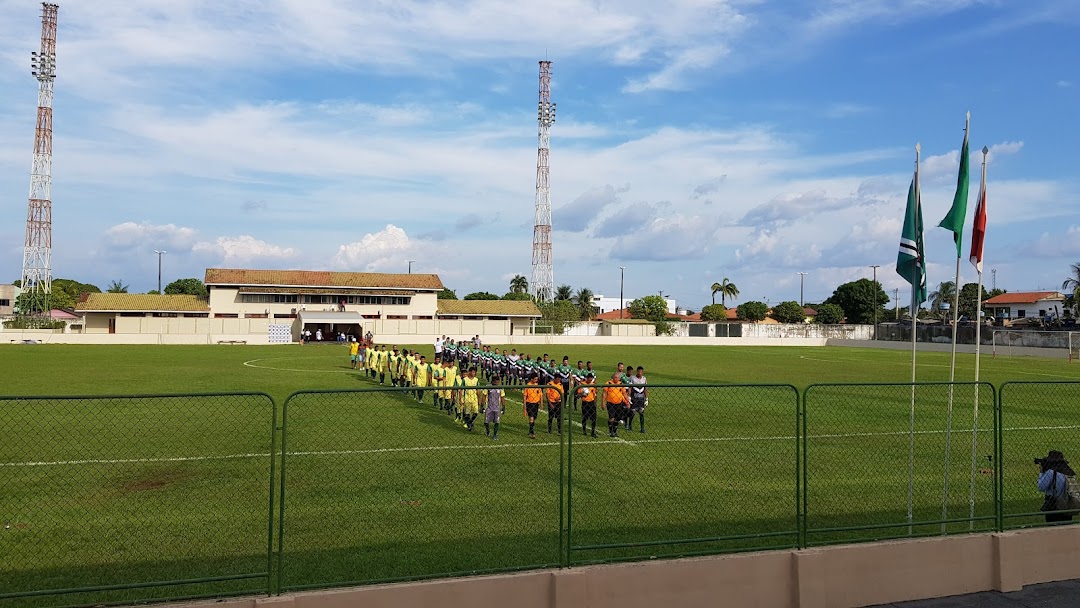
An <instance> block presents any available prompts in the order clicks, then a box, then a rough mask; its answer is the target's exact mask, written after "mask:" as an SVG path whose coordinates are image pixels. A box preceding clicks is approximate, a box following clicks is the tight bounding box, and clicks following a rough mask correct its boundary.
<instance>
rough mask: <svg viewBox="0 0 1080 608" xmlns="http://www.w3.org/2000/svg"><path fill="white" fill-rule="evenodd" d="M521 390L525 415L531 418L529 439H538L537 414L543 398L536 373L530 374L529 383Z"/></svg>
mask: <svg viewBox="0 0 1080 608" xmlns="http://www.w3.org/2000/svg"><path fill="white" fill-rule="evenodd" d="M521 392H522V396H523V397H524V400H525V417H526V418H528V419H529V439H536V415H537V414H539V413H540V399H542V398H543V396H542V395H541V393H542V392H543V390H542V389H541V388H540V380H539V378H538V377H537V376H536V374H533V375H531V376H529V383H528V384H526V385H525V388H524V389H523V390H522V391H521Z"/></svg>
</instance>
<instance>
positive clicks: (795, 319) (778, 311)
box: [772, 301, 806, 323]
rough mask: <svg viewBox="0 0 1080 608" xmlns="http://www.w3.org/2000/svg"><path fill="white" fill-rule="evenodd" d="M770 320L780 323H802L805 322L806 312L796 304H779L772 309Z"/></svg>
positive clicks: (791, 302)
mask: <svg viewBox="0 0 1080 608" xmlns="http://www.w3.org/2000/svg"><path fill="white" fill-rule="evenodd" d="M772 318H774V319H776V320H777V321H779V322H781V323H802V322H804V321H806V311H804V310H803V307H802V306H799V303H798V302H795V301H789V302H781V303H779V304H777V305H776V306H774V307H773V311H772Z"/></svg>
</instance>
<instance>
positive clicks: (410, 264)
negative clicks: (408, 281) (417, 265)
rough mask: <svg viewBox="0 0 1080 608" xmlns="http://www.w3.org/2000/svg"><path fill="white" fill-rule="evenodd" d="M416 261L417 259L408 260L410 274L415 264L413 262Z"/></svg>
mask: <svg viewBox="0 0 1080 608" xmlns="http://www.w3.org/2000/svg"><path fill="white" fill-rule="evenodd" d="M415 261H416V260H408V262H409V274H412V265H413V262H415Z"/></svg>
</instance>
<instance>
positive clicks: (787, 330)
mask: <svg viewBox="0 0 1080 608" xmlns="http://www.w3.org/2000/svg"><path fill="white" fill-rule="evenodd" d="M131 320H132V321H136V322H138V326H137V327H136V326H134V325H133V326H131V327H127V328H124V329H126V330H127V331H119V328H118V331H117V333H114V334H108V333H72V332H59V331H52V330H13V329H2V328H0V343H3V342H22V341H24V340H35V341H38V342H42V343H49V344H217V343H223V342H244V343H247V344H269V343H270V342H269V334H268V330H267V327H268V325H269V324H270V323H272V322H273V321H272V320H270V321H268V320H267V319H216V318H215V319H168V318H152V317H144V318H134V319H131ZM180 321H184V322H186V323H185V324H183V325H181V324H180V323H179V322H180ZM170 322H171V323H170ZM410 323H411V324H410ZM504 324H505V323H504V322H500V321H491V322H486V321H476V322H461V321H457V320H446V321H426V322H425V321H411V322H394V321H382V320H379V321H375V322H374V323H373V324H372V325H370V326H368V324H367V322H365V326H366V329H370V330H371V331H372V332H373V333H374V334H375V336H376V341H377V342H386V343H399V344H428V343H432V342H434V341H435V339H436V338H438V337H440V336H443V335H446V336H450V337H453V338H471V337H472V336H473V335H477V334H479V335H480V338H481V339H482V340H483V341H484V343H485V344H596V345H605V344H610V345H634V344H640V345H672V346H708V345H714V346H825V344H826V342H827V341H828V340H836V339H841V340H857V341H865V340H869V339H870V338H871V336H872V327H871V326H869V325H803V324H792V325H785V324H756V323H676V324H675V335H674V336H656V335H654V330H653V326H652V325H651V324H644V325H635V324H617V323H616V324H611V323H580V324H578V325H576V326H574V327H573V328H570V329H569V330H568V331H567V332H565V333H564V334H562V335H551V334H543V333H539V332H537V333H528V334H521V333H518V331H517V330H518V328H517V327H515V332H514V334H513V335H510V334H509V332H507V331H506V330H505V329H504V327H503V325H504ZM489 325H490V326H489ZM463 330H464V331H463ZM485 330H488V331H485ZM492 330H496V331H492ZM498 330H501V331H498ZM726 336H732V337H726Z"/></svg>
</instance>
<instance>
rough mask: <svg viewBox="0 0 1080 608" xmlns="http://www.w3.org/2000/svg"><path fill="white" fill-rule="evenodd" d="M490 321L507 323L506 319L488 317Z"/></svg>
mask: <svg viewBox="0 0 1080 608" xmlns="http://www.w3.org/2000/svg"><path fill="white" fill-rule="evenodd" d="M487 320H488V321H505V320H506V317H488V318H487Z"/></svg>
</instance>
